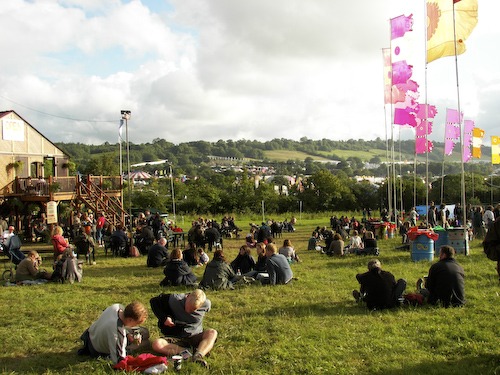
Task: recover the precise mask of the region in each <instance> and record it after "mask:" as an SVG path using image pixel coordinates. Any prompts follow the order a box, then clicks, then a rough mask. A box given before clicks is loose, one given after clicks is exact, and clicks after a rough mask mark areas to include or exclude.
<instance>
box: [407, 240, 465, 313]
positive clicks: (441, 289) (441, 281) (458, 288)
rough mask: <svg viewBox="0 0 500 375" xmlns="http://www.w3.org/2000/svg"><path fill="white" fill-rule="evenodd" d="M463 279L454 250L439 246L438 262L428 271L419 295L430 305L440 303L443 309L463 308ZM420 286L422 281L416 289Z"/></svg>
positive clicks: (463, 275) (462, 272)
mask: <svg viewBox="0 0 500 375" xmlns="http://www.w3.org/2000/svg"><path fill="white" fill-rule="evenodd" d="M464 278H465V273H464V269H463V268H462V266H460V264H458V262H457V261H456V260H455V249H454V248H453V247H452V246H448V245H444V246H441V248H440V250H439V261H438V262H437V263H434V264H433V265H432V266H431V268H430V269H429V275H428V276H427V280H426V282H425V289H421V290H420V293H421V294H422V295H423V296H424V297H426V298H427V302H429V303H430V304H431V305H435V304H437V303H438V302H441V304H442V305H443V306H444V307H449V306H450V305H451V306H453V307H457V306H463V305H464V304H465V281H464ZM421 284H422V280H421V279H419V281H418V282H417V289H420V288H421Z"/></svg>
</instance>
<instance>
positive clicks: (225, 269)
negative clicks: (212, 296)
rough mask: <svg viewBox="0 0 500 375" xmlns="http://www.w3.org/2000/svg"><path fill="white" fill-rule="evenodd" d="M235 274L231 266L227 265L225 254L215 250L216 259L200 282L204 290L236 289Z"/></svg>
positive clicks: (209, 265) (209, 264)
mask: <svg viewBox="0 0 500 375" xmlns="http://www.w3.org/2000/svg"><path fill="white" fill-rule="evenodd" d="M235 276H236V275H235V273H234V271H233V269H232V268H231V266H230V265H229V264H227V262H226V258H225V257H224V252H223V251H222V250H215V252H214V258H213V259H212V261H210V263H208V264H207V268H205V273H204V274H203V279H202V280H201V282H200V288H202V289H214V290H220V289H234V286H233V281H234V278H235Z"/></svg>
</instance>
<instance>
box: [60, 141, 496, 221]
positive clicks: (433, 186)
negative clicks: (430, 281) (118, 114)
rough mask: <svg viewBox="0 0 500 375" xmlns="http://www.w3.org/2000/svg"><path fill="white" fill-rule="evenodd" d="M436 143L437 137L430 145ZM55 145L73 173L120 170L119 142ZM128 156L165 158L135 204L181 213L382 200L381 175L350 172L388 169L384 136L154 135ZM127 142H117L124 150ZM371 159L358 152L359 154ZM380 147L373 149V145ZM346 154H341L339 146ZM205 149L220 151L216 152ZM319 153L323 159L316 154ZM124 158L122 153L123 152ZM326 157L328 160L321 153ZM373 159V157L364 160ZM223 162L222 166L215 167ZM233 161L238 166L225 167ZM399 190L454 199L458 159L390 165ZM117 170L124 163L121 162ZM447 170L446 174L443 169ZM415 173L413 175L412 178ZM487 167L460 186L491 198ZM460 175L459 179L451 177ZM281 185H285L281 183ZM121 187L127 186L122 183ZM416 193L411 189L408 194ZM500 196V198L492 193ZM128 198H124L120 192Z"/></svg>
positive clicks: (408, 202)
mask: <svg viewBox="0 0 500 375" xmlns="http://www.w3.org/2000/svg"><path fill="white" fill-rule="evenodd" d="M440 146H441V147H442V145H439V144H437V145H436V147H440ZM58 147H60V148H61V149H63V150H64V151H66V152H67V153H68V154H69V155H70V157H71V165H72V168H71V170H72V173H81V174H93V175H118V174H119V171H120V157H119V145H118V144H110V143H107V142H106V143H104V144H102V145H84V144H81V143H59V144H58ZM129 147H130V163H131V164H136V163H144V162H152V161H156V160H168V162H166V163H165V164H160V165H145V166H143V167H141V169H142V170H145V171H148V172H150V173H153V174H157V175H158V176H162V177H168V176H169V173H170V169H171V170H172V179H169V178H158V179H154V180H151V181H150V182H149V184H148V185H145V186H143V187H137V186H135V187H134V188H133V189H132V197H131V202H132V206H133V207H154V208H158V209H161V210H165V211H169V210H171V209H172V207H173V203H174V202H173V199H172V191H171V190H172V186H171V185H172V184H173V187H174V200H175V204H176V208H177V210H178V212H179V213H181V212H185V213H188V212H189V213H195V212H206V213H214V214H216V213H229V212H234V213H238V212H260V210H261V206H262V202H265V207H266V211H267V212H276V213H286V212H292V211H298V210H299V206H300V207H301V208H302V209H303V210H304V211H337V210H361V209H363V208H372V209H376V208H382V207H387V185H386V183H387V182H386V181H385V182H383V183H382V184H379V185H376V184H373V183H370V182H368V181H367V180H365V181H360V182H357V181H356V180H355V179H354V178H353V177H354V176H375V177H381V178H384V177H386V176H387V171H388V167H387V164H386V163H384V162H385V160H382V158H381V157H380V155H381V154H383V153H381V152H380V151H383V152H385V149H386V143H385V141H382V140H381V139H376V140H368V141H365V140H348V141H333V140H328V139H322V140H310V139H307V138H302V139H301V140H300V141H293V140H287V139H274V140H271V141H267V142H258V141H249V140H238V141H232V140H219V141H217V142H207V141H196V142H186V143H181V144H178V145H175V144H173V143H170V142H167V141H166V140H164V139H154V140H153V141H152V142H151V143H144V144H133V143H131V144H130V146H129ZM413 149H414V141H402V142H401V150H402V151H401V152H402V155H405V157H404V158H402V159H403V160H404V159H410V160H412V158H413V156H412V155H413ZM124 150H125V149H124V148H123V150H122V151H124ZM271 150H272V151H276V150H287V151H297V152H298V153H299V152H300V153H301V155H303V154H304V153H305V154H307V155H308V156H307V157H305V158H303V156H302V158H296V159H289V160H287V161H281V162H279V161H276V160H270V159H269V158H267V157H266V151H271ZM340 150H342V151H346V150H347V151H349V152H348V153H347V154H349V155H351V156H348V157H339V156H338V154H339V153H340ZM367 150H370V151H372V153H371V154H370V153H368V155H371V156H369V159H366V158H365V159H362V158H361V157H360V156H357V155H358V152H359V154H360V155H361V154H363V155H366V154H367V153H366V151H367ZM376 151H378V152H376ZM344 154H346V153H345V152H344ZM209 156H217V157H220V158H226V159H227V160H225V161H223V160H217V159H216V160H214V159H213V158H209ZM319 156H321V158H322V159H323V161H321V162H319V161H317V157H319ZM123 159H125V157H123ZM325 159H326V160H325ZM367 163H371V164H367ZM221 164H226V166H227V167H228V168H225V169H223V170H221V169H220V168H217V167H220V165H221ZM230 165H233V166H234V165H238V167H239V168H240V169H231V168H229V167H230ZM255 166H260V167H266V168H272V170H274V176H273V178H272V179H270V180H267V181H263V180H260V181H259V183H258V184H257V183H256V179H255V173H254V172H252V171H251V169H252V168H253V167H255ZM395 168H396V173H397V174H398V179H397V183H396V186H398V191H399V192H398V196H399V195H401V196H402V197H403V206H404V207H405V208H406V209H409V208H410V207H411V206H413V204H414V203H416V204H424V203H425V199H426V190H427V186H428V187H429V194H430V199H431V200H434V201H436V202H439V201H440V200H441V183H442V182H444V183H443V192H444V199H443V200H444V201H446V203H455V202H459V201H460V188H459V187H460V163H457V162H446V163H443V162H442V161H441V162H440V161H432V160H431V161H430V162H429V163H428V167H426V164H425V162H423V161H418V162H417V164H416V165H414V164H413V162H409V163H406V164H405V163H401V164H397V165H396V167H395ZM123 170H125V171H126V170H127V167H126V166H124V168H123ZM427 170H428V171H429V176H430V180H431V183H430V184H429V185H426V184H425V183H424V181H423V179H422V178H423V177H424V176H425V175H426V173H427ZM443 172H444V175H445V178H444V180H442V179H441V177H440V176H441V175H442V174H443ZM414 174H416V176H417V178H414ZM489 174H491V165H490V164H488V163H467V164H466V194H467V196H468V198H469V199H472V200H473V201H474V202H479V203H480V202H489V201H490V200H491V198H492V197H491V195H492V194H491V191H492V189H493V188H492V187H491V186H490V185H491V184H492V183H493V186H495V185H496V186H498V185H499V184H498V182H497V178H495V177H494V178H493V179H491V178H489V179H488V178H487V176H488V175H489ZM287 176H293V178H294V179H296V181H297V183H296V184H291V183H290V180H289V179H288V178H287ZM457 179H458V180H457ZM283 186H285V189H283ZM125 191H127V190H125ZM414 193H416V194H414ZM497 199H498V198H497ZM125 202H128V199H125Z"/></svg>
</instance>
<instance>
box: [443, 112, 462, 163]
mask: <svg viewBox="0 0 500 375" xmlns="http://www.w3.org/2000/svg"><path fill="white" fill-rule="evenodd" d="M459 138H460V116H459V115H458V111H457V110H456V109H450V108H446V127H445V140H444V153H445V154H446V155H448V156H449V155H451V154H452V152H453V148H454V147H455V143H456V141H457V140H458V139H459Z"/></svg>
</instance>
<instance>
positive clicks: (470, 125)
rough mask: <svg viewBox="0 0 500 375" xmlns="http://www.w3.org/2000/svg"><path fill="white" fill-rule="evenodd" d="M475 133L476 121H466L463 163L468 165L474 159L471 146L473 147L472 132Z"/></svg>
mask: <svg viewBox="0 0 500 375" xmlns="http://www.w3.org/2000/svg"><path fill="white" fill-rule="evenodd" d="M473 131H474V121H472V120H465V121H464V140H463V142H464V152H463V159H462V160H463V162H464V163H467V162H468V161H469V160H470V159H471V158H472V151H471V148H470V146H471V145H472V132H473Z"/></svg>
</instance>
